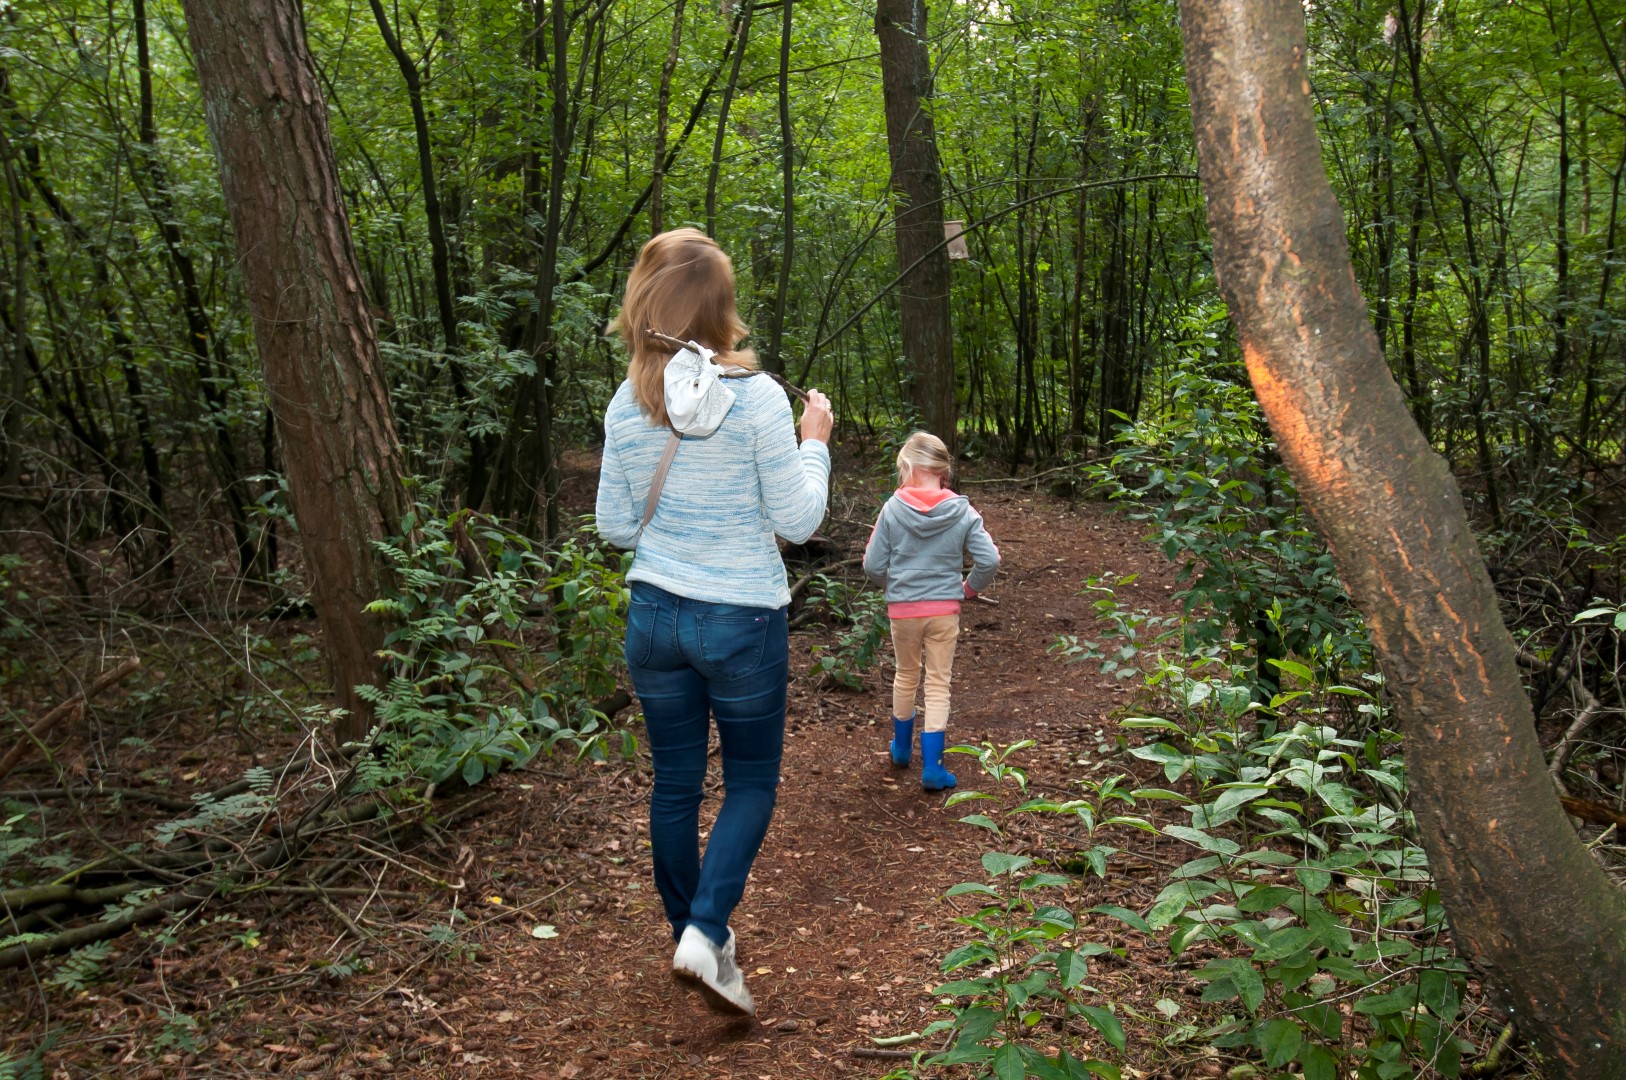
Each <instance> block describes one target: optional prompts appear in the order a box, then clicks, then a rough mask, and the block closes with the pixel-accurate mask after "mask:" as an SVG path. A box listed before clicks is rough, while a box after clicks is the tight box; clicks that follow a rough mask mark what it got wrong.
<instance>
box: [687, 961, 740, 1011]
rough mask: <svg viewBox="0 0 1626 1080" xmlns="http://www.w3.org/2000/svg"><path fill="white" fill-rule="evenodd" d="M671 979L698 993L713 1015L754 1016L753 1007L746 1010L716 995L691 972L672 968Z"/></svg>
mask: <svg viewBox="0 0 1626 1080" xmlns="http://www.w3.org/2000/svg"><path fill="white" fill-rule="evenodd" d="M672 978H674V979H676V980H677V981H678V982H680V983H683V984H684V985H686V986H691V987H693V988H694V989H696V990H698V991H700V997H701V999H702V1000H704V1001H705V1003H706V1007H707V1008H709V1009H710V1010H711V1011H712V1012H714V1013H718V1014H720V1015H722V1016H755V1015H756V1009H755V1008H754V1007H753V1008H749V1009H747V1008H746V1007H745V1006H743V1005H741V1004H740V1003H739V1002H737V1001H734V1000H733V999H732V998H729V997H727V996H725V995H723V994H720V993H718V992H717V991H716V990H714V989H712V987H711V986H709V985H708V984H707V983H706V980H705V979H702V978H701V977H700V976H699V975H696V974H695V973H694V972H692V971H689V970H687V969H685V968H673V969H672Z"/></svg>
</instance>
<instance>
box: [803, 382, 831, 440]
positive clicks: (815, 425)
mask: <svg viewBox="0 0 1626 1080" xmlns="http://www.w3.org/2000/svg"><path fill="white" fill-rule="evenodd" d="M835 423H836V419H835V415H834V414H833V413H831V411H830V399H829V398H827V397H825V396H824V394H822V393H821V392H819V391H818V390H809V391H808V392H807V404H806V405H804V406H803V407H802V439H803V441H804V442H805V441H806V440H808V439H814V440H816V441H818V442H821V443H824V444H825V445H829V443H830V429H831V428H833V427H834V426H835Z"/></svg>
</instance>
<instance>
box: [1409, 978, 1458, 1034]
mask: <svg viewBox="0 0 1626 1080" xmlns="http://www.w3.org/2000/svg"><path fill="white" fill-rule="evenodd" d="M1417 983H1418V988H1419V991H1420V992H1421V994H1422V998H1423V1004H1424V1005H1427V1006H1428V1011H1429V1012H1431V1013H1433V1014H1434V1015H1435V1016H1436V1017H1438V1018H1439V1020H1440V1022H1441V1023H1443V1024H1449V1023H1450V1022H1451V1021H1452V1020H1453V1019H1455V1017H1456V1015H1457V1010H1458V1009H1459V1008H1461V1005H1462V999H1461V997H1460V996H1459V995H1458V994H1457V980H1456V976H1455V975H1453V974H1452V973H1451V972H1449V971H1439V970H1432V971H1425V972H1423V973H1422V974H1421V975H1419V976H1418V977H1417Z"/></svg>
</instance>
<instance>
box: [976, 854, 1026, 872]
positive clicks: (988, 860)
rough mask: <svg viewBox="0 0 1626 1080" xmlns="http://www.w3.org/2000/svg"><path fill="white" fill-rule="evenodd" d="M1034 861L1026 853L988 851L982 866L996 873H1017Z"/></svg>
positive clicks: (983, 857) (984, 855)
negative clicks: (1013, 853)
mask: <svg viewBox="0 0 1626 1080" xmlns="http://www.w3.org/2000/svg"><path fill="white" fill-rule="evenodd" d="M1032 862H1033V860H1032V859H1031V858H1029V857H1028V856H1026V855H1011V854H1009V853H1007V852H1004V851H987V852H984V853H983V856H982V868H983V869H984V870H986V871H988V872H989V873H990V874H995V875H999V874H1015V873H1017V872H1018V871H1020V870H1022V869H1024V868H1026V867H1027V866H1029V865H1030V864H1031V863H1032Z"/></svg>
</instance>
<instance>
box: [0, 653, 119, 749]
mask: <svg viewBox="0 0 1626 1080" xmlns="http://www.w3.org/2000/svg"><path fill="white" fill-rule="evenodd" d="M140 667H141V658H140V657H137V656H132V657H130V658H129V659H128V660H126V661H124V663H122V664H120V665H119V666H118V667H116V668H114V669H113V670H112V671H106V672H103V673H102V674H101V675H99V676H97V677H96V680H95V681H94V682H92V683H91V684H90V686H89V687H88V688H86V689H84V690H82V691H80V692H79V693H77V694H75V695H73V696H72V697H70V698H69V699H68V700H67V701H64V702H63V703H62V704H60V705H58V706H57V707H56V708H54V709H52V710H51V711H50V712H48V713H46V714H45V715H44V716H42V717H40V718H39V720H37V721H36V722H35V723H34V725H33V726H32V727H29V728H26V729H24V730H25V731H26V732H27V735H28V738H25V739H18V740H17V743H16V745H14V746H13V747H12V748H11V749H10V750H8V751H7V752H6V756H5V757H3V758H0V779H4V778H5V777H7V776H8V775H10V773H11V770H12V769H15V768H16V767H17V763H18V762H19V761H21V760H22V759H23V755H24V754H26V753H28V748H29V747H30V746H32V745H34V742H35V741H36V740H38V739H40V738H42V737H43V736H44V735H45V734H46V733H47V732H49V731H50V730H51V729H52V728H53V727H55V726H56V725H57V724H59V723H61V722H62V721H63V720H65V719H67V718H68V717H69V716H72V715H77V713H78V711H79V710H80V709H81V708H83V707H84V706H85V705H86V704H87V703H89V702H90V700H91V699H92V698H94V697H96V696H97V695H98V694H100V693H102V692H103V691H104V690H106V689H108V688H109V687H111V686H113V685H115V684H117V683H120V682H122V681H124V680H125V679H126V678H128V677H129V676H130V675H131V674H133V673H134V672H135V671H136V670H138V669H139V668H140Z"/></svg>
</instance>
